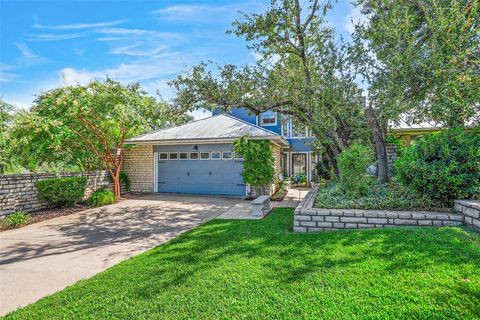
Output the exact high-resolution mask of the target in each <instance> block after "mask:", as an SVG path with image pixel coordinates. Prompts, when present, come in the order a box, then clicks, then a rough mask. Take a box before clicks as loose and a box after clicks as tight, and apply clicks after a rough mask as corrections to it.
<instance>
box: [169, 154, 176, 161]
mask: <svg viewBox="0 0 480 320" xmlns="http://www.w3.org/2000/svg"><path fill="white" fill-rule="evenodd" d="M171 154H176V155H177V159H172V158H170V155H171ZM168 160H174V161H176V160H178V152H169V153H168Z"/></svg>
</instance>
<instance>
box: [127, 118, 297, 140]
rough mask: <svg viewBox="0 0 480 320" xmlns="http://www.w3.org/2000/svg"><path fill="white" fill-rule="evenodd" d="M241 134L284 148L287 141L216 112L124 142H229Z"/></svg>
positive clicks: (262, 129)
mask: <svg viewBox="0 0 480 320" xmlns="http://www.w3.org/2000/svg"><path fill="white" fill-rule="evenodd" d="M244 135H247V136H248V137H249V138H250V139H258V140H260V139H262V140H263V139H266V140H273V141H275V142H277V143H278V144H280V145H282V146H283V147H288V142H287V141H286V140H285V139H283V137H281V136H280V135H278V134H276V133H274V132H272V131H270V130H266V129H264V128H262V127H259V126H257V125H253V124H251V123H248V122H245V121H243V120H240V119H237V118H235V117H232V116H229V115H226V114H219V115H215V116H213V117H209V118H205V119H201V120H196V121H192V122H189V123H186V124H183V125H180V126H177V127H173V128H168V129H162V130H159V131H155V132H152V133H147V134H143V135H140V136H137V137H133V138H131V139H128V140H127V141H126V143H129V144H141V143H145V144H147V143H152V142H155V143H158V144H162V143H163V144H172V143H195V142H199V141H205V142H231V141H234V140H235V139H237V138H240V137H242V136H244Z"/></svg>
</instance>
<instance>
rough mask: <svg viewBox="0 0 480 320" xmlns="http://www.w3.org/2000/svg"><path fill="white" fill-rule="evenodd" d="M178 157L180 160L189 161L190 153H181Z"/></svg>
mask: <svg viewBox="0 0 480 320" xmlns="http://www.w3.org/2000/svg"><path fill="white" fill-rule="evenodd" d="M178 157H179V158H180V160H187V159H188V152H180V153H179V154H178Z"/></svg>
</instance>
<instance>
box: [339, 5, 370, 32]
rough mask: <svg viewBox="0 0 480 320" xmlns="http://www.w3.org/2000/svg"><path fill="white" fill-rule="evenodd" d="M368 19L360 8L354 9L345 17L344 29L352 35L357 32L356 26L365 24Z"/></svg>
mask: <svg viewBox="0 0 480 320" xmlns="http://www.w3.org/2000/svg"><path fill="white" fill-rule="evenodd" d="M367 21H368V17H367V16H366V15H364V14H363V13H362V12H360V8H359V7H353V8H352V10H351V11H350V13H349V14H348V15H347V16H346V17H345V23H344V26H343V27H344V29H345V31H347V32H348V33H350V34H353V33H354V32H355V25H356V24H361V23H365V22H367Z"/></svg>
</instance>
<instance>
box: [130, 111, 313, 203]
mask: <svg viewBox="0 0 480 320" xmlns="http://www.w3.org/2000/svg"><path fill="white" fill-rule="evenodd" d="M212 114H213V115H212V117H209V118H205V119H201V120H196V121H192V122H189V123H187V124H184V125H180V126H177V127H173V128H168V129H163V130H159V131H156V132H152V133H148V134H144V135H141V136H137V137H134V138H132V139H129V140H128V141H127V143H128V144H129V147H127V148H126V150H125V153H124V166H123V171H125V172H126V173H127V174H128V175H129V176H130V180H131V189H132V191H135V192H168V193H185V194H207V195H229V196H245V195H247V194H248V193H249V186H248V185H246V184H245V183H244V181H243V178H242V176H241V172H242V168H243V159H242V158H241V156H240V155H237V154H235V153H234V152H233V150H232V147H233V142H234V141H235V140H236V139H238V138H240V137H242V136H244V135H247V136H248V137H249V138H250V139H262V140H269V141H270V143H271V146H272V150H273V155H274V158H275V175H276V178H280V179H282V178H287V177H290V176H293V175H299V174H305V175H306V176H307V181H308V182H310V181H311V180H312V177H313V172H314V167H315V166H314V164H315V162H316V156H315V152H313V151H312V148H311V145H312V142H313V138H311V137H310V135H309V132H308V129H307V128H306V127H305V126H304V125H301V124H297V123H295V122H294V121H292V119H290V117H288V116H283V115H281V114H277V113H276V112H272V111H267V112H264V113H262V114H260V115H258V116H256V115H254V114H251V113H249V112H248V111H247V110H246V109H243V108H232V109H230V110H229V111H228V113H225V112H222V111H221V110H220V109H216V110H214V111H213V112H212Z"/></svg>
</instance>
